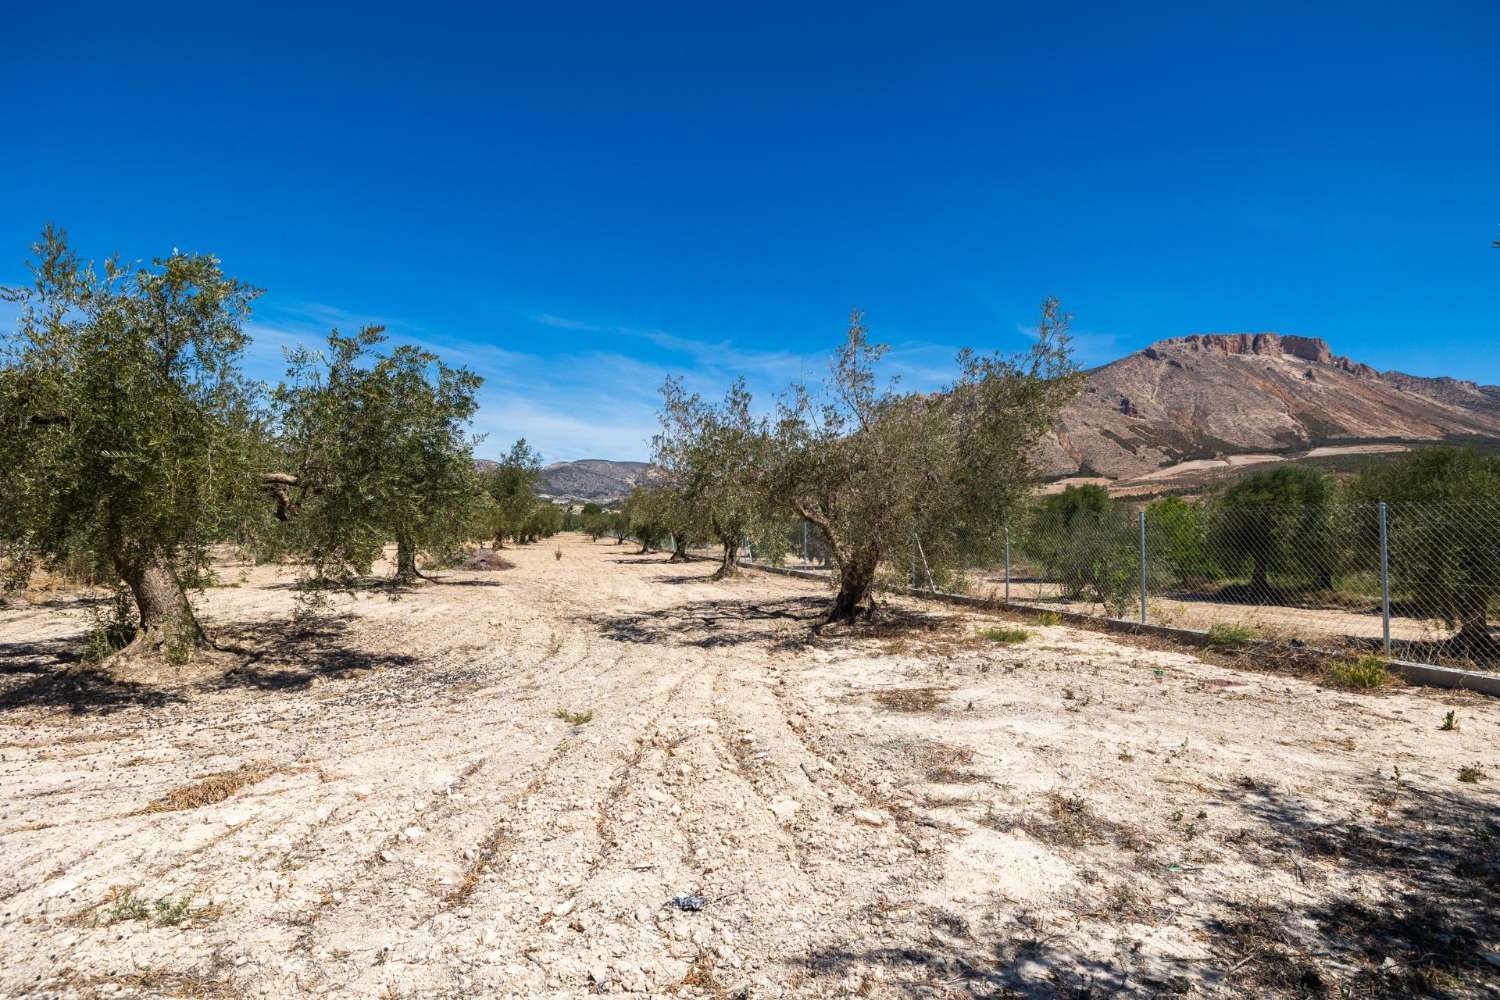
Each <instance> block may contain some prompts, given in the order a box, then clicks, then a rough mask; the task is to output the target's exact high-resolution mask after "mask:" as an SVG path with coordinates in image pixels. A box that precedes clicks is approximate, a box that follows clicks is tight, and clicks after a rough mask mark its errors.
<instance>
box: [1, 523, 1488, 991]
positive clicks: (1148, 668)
mask: <svg viewBox="0 0 1500 1000" xmlns="http://www.w3.org/2000/svg"><path fill="white" fill-rule="evenodd" d="M558 551H560V552H561V558H557V557H556V555H555V552H558ZM509 555H510V557H511V558H512V559H513V560H514V561H515V562H516V564H517V565H516V568H515V569H513V570H509V571H504V572H494V573H481V572H442V573H439V574H437V575H438V576H439V577H440V578H441V582H440V583H436V584H431V585H426V586H423V587H421V588H418V589H416V590H414V591H412V592H409V593H407V594H405V595H403V596H401V597H400V599H399V600H393V599H391V598H390V597H389V596H387V595H385V594H383V593H380V592H378V591H371V592H369V593H364V594H361V595H359V596H356V597H349V598H341V599H339V600H338V601H336V603H335V607H334V609H333V612H334V614H333V616H332V617H330V618H328V619H326V620H323V621H321V622H314V623H308V622H303V623H300V624H298V623H293V621H292V620H291V612H292V606H293V600H292V593H291V592H290V591H289V590H288V589H287V586H286V584H287V580H288V577H287V576H286V575H285V574H284V573H278V572H276V571H273V570H269V569H254V570H247V571H244V573H243V576H244V579H243V581H240V582H238V585H236V586H228V587H219V588H215V589H212V590H210V591H208V592H207V593H206V594H204V595H203V597H202V599H201V601H200V604H201V606H202V608H203V617H204V618H205V620H206V622H207V624H208V625H209V627H210V629H211V630H212V631H213V633H214V634H215V635H216V636H217V637H218V638H219V640H220V641H221V642H222V643H224V644H226V645H228V644H233V645H236V646H237V647H239V648H241V649H243V650H250V651H254V655H250V656H248V657H247V655H246V654H243V653H242V654H239V655H237V656H236V655H227V656H226V657H225V658H223V659H222V660H221V661H218V662H216V664H215V665H214V669H213V670H212V671H210V670H208V669H206V668H205V667H201V666H200V667H197V668H193V669H192V670H191V672H190V673H188V674H185V675H184V676H182V677H178V678H172V677H163V678H161V679H159V680H158V681H156V682H152V683H139V684H134V685H132V684H126V683H121V682H112V681H110V680H108V679H105V678H100V677H95V676H85V677H83V678H79V679H75V680H68V679H67V678H65V677H64V676H63V674H62V671H63V669H64V667H65V666H66V664H67V661H68V660H69V658H70V657H71V656H72V654H73V652H74V651H76V650H77V648H78V646H79V644H80V642H81V630H82V627H83V622H84V612H85V609H84V607H83V606H82V605H80V604H78V603H77V602H76V601H70V600H68V599H66V598H63V597H58V598H54V599H53V600H52V601H51V602H49V603H45V604H43V605H40V606H31V607H21V608H13V609H9V610H0V685H3V689H0V788H3V793H0V859H3V862H4V863H3V864H0V994H3V995H5V996H127V995H144V996H275V997H293V996H340V997H343V996H350V997H387V998H390V997H419V996H420V997H438V996H451V997H469V996H557V997H574V996H582V995H588V994H592V993H624V992H631V993H638V994H649V995H655V996H672V995H675V996H756V997H775V996H796V997H833V996H848V995H861V996H873V997H942V996H955V997H957V996H992V997H1005V996H1028V997H1051V996H1070V997H1084V996H1106V995H1108V996H1163V995H1210V996H1303V995H1325V994H1326V995H1339V991H1340V990H1346V991H1347V993H1346V994H1345V995H1353V996H1376V995H1379V996H1393V997H1394V996H1409V995H1416V994H1420V993H1423V992H1429V993H1431V994H1432V995H1449V996H1468V995H1473V996H1493V995H1495V992H1494V991H1495V990H1497V989H1500V929H1497V924H1496V919H1497V908H1496V903H1497V900H1500V846H1497V845H1500V825H1497V806H1500V796H1497V794H1496V790H1495V789H1496V783H1497V782H1500V753H1497V750H1496V747H1497V746H1500V742H1497V736H1500V706H1497V705H1496V704H1495V703H1494V702H1491V701H1487V700H1484V699H1482V698H1479V697H1477V696H1472V695H1469V696H1463V695H1453V694H1449V693H1439V692H1433V691H1427V690H1418V689H1402V690H1397V691H1391V692H1382V693H1376V694H1350V693H1343V692H1338V691H1334V690H1330V689H1327V688H1324V687H1321V686H1318V685H1317V684H1315V683H1313V682H1311V681H1309V680H1304V679H1298V678H1295V677H1288V676H1283V675H1278V674H1273V673H1267V672H1258V671H1251V670H1242V669H1236V668H1234V667H1232V666H1225V665H1217V664H1213V663H1208V662H1203V661H1201V660H1199V659H1197V658H1195V657H1194V656H1193V655H1190V654H1189V653H1187V652H1184V651H1180V650H1172V649H1150V648H1143V647H1140V646H1136V645H1126V644H1122V642H1121V641H1120V640H1116V639H1112V638H1108V637H1105V636H1102V635H1097V634H1093V633H1089V632H1083V631H1078V630H1074V629H1070V628H1064V627H1038V626H1035V625H1031V626H1027V627H1028V629H1029V631H1030V636H1029V638H1026V639H1025V640H1024V641H1021V642H1017V643H1014V644H1005V643H1002V642H998V641H995V640H994V639H991V638H986V637H983V636H980V635H978V634H977V631H976V630H978V629H981V628H989V627H992V626H997V625H998V626H1004V625H1007V624H1013V623H1009V622H1003V621H998V620H995V619H988V618H985V617H983V616H978V615H974V614H967V613H962V614H961V613H959V612H957V611H955V610H954V609H950V608H943V607H935V606H934V607H923V606H920V605H917V604H909V605H900V606H893V607H892V609H891V615H892V620H891V621H889V622H888V623H887V624H885V625H882V626H879V627H868V626H867V627H864V628H862V629H860V630H859V631H857V632H854V633H850V632H848V631H838V630H824V631H822V632H821V633H815V632H814V631H813V626H814V625H815V623H816V622H817V620H818V617H819V611H820V609H821V607H822V605H823V603H824V602H825V600H826V598H827V593H826V591H824V590H823V589H822V588H821V586H820V585H819V584H817V583H813V582H807V581H799V580H792V579H788V578H784V577H777V576H770V575H766V574H758V573H753V572H751V573H747V575H745V576H744V577H743V578H742V579H739V580H735V581H729V582H725V583H710V582H708V581H707V580H706V577H707V574H708V573H709V571H710V569H711V567H710V566H708V565H705V564H690V565H687V566H672V565H667V564H665V563H664V562H663V561H662V558H661V557H660V556H635V555H632V554H631V550H630V549H629V548H628V547H626V546H616V545H613V544H609V543H607V542H601V543H596V544H591V543H588V542H587V541H585V540H582V539H575V538H565V539H563V540H562V541H561V542H560V543H557V544H555V545H554V544H553V543H550V542H549V543H545V544H543V545H538V546H533V547H530V548H527V549H522V550H519V551H516V552H513V553H510V554H509ZM239 576H240V571H239V570H237V569H233V568H231V569H229V570H226V573H225V578H226V580H229V581H232V582H233V581H238V579H239ZM224 664H232V665H234V666H235V667H236V669H234V670H232V671H230V672H228V673H223V672H222V667H223V665H224ZM1450 709H1451V710H1453V711H1454V713H1455V721H1456V725H1457V728H1456V729H1455V730H1440V724H1441V723H1442V721H1443V717H1444V714H1445V713H1446V712H1447V711H1449V710H1450ZM563 714H566V715H567V718H566V719H565V718H561V717H560V715H563ZM1471 767H1472V768H1477V769H1478V770H1477V771H1469V770H1464V769H1467V768H1471ZM1461 773H1462V775H1463V776H1464V777H1465V778H1466V779H1475V780H1460V775H1461ZM226 774H227V777H223V775H226ZM214 775H220V776H221V777H212V776H214ZM215 789H217V790H218V791H217V792H216V791H215ZM221 794H227V797H224V798H222V799H221V800H218V801H215V799H216V798H218V797H219V795H221ZM684 897H688V898H684ZM674 900H676V902H675V903H674Z"/></svg>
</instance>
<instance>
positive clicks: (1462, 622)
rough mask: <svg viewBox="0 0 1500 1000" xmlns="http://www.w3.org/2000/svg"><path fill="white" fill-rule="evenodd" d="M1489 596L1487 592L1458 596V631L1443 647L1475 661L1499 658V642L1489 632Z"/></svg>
mask: <svg viewBox="0 0 1500 1000" xmlns="http://www.w3.org/2000/svg"><path fill="white" fill-rule="evenodd" d="M1489 596H1490V595H1489V594H1488V593H1487V592H1479V593H1468V594H1463V595H1461V596H1460V599H1459V608H1458V615H1457V618H1458V631H1457V632H1455V633H1454V634H1453V635H1452V636H1451V637H1450V638H1449V639H1448V641H1447V642H1446V643H1444V645H1446V646H1448V647H1450V648H1451V649H1453V650H1454V651H1455V652H1459V653H1462V654H1464V655H1467V656H1471V657H1474V658H1475V659H1480V660H1491V659H1495V658H1496V657H1500V641H1497V640H1496V639H1495V636H1494V635H1493V634H1492V633H1491V632H1490V624H1489Z"/></svg>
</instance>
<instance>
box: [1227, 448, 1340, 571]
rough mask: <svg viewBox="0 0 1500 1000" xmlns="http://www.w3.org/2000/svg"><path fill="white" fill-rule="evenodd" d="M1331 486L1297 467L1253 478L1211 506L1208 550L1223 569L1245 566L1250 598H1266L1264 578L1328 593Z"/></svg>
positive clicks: (1332, 553) (1332, 555) (1332, 558)
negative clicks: (1273, 575)
mask: <svg viewBox="0 0 1500 1000" xmlns="http://www.w3.org/2000/svg"><path fill="white" fill-rule="evenodd" d="M1335 485H1336V484H1335V483H1334V481H1333V480H1332V479H1331V478H1330V477H1328V476H1326V475H1324V474H1323V473H1321V472H1319V471H1318V470H1316V469H1311V468H1308V467H1306V466H1301V465H1283V466H1279V467H1277V468H1275V469H1268V470H1265V471H1262V472H1254V473H1251V474H1250V475H1247V476H1245V477H1243V478H1241V479H1239V480H1238V481H1236V482H1235V483H1233V484H1232V485H1230V486H1229V487H1228V488H1226V489H1225V490H1223V491H1222V492H1221V493H1220V494H1219V495H1218V496H1217V497H1215V498H1214V500H1213V501H1212V511H1213V513H1212V516H1211V520H1210V529H1209V544H1210V546H1211V547H1212V548H1213V550H1214V551H1215V553H1216V554H1217V555H1218V556H1220V557H1221V558H1223V559H1224V560H1226V564H1227V566H1231V567H1234V566H1241V567H1242V566H1244V565H1245V564H1247V563H1248V564H1249V565H1250V587H1251V589H1252V594H1251V596H1252V597H1260V598H1264V597H1266V596H1268V595H1269V594H1270V587H1271V583H1270V573H1271V572H1272V571H1273V570H1275V571H1276V572H1277V574H1278V576H1279V577H1280V579H1282V580H1300V581H1301V582H1302V583H1303V584H1311V585H1312V586H1315V587H1320V588H1322V589H1325V590H1326V589H1328V588H1330V587H1332V585H1333V571H1334V568H1335V564H1336V562H1337V559H1336V556H1337V547H1336V545H1335V538H1334V534H1333V531H1332V511H1333V505H1334V502H1335V499H1336V497H1335V488H1334V487H1335Z"/></svg>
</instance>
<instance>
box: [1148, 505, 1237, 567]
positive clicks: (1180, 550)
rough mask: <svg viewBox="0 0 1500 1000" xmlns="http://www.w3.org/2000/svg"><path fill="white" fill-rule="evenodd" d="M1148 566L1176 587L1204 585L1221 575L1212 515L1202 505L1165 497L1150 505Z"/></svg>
mask: <svg viewBox="0 0 1500 1000" xmlns="http://www.w3.org/2000/svg"><path fill="white" fill-rule="evenodd" d="M1146 544H1147V565H1148V566H1149V567H1150V571H1151V573H1152V575H1153V576H1157V575H1160V574H1162V573H1165V574H1167V575H1168V576H1169V577H1170V579H1171V582H1172V584H1173V585H1174V586H1178V587H1194V588H1196V587H1201V586H1204V585H1205V584H1207V583H1209V582H1211V581H1213V580H1215V579H1217V578H1218V576H1219V573H1220V571H1219V568H1218V566H1217V565H1215V563H1214V560H1213V558H1212V555H1211V554H1210V553H1211V549H1210V548H1209V545H1208V518H1207V517H1206V516H1205V513H1204V509H1203V508H1202V507H1201V506H1200V505H1198V504H1192V503H1188V502H1187V501H1186V500H1183V499H1182V498H1181V497H1163V498H1162V499H1160V500H1157V501H1155V502H1153V503H1152V504H1150V505H1149V506H1148V507H1147V508H1146Z"/></svg>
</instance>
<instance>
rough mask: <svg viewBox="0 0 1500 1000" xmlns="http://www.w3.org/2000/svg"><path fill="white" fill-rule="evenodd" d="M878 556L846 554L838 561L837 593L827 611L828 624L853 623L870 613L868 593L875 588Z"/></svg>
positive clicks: (869, 552)
mask: <svg viewBox="0 0 1500 1000" xmlns="http://www.w3.org/2000/svg"><path fill="white" fill-rule="evenodd" d="M879 565H880V554H879V553H878V552H875V551H865V552H859V553H848V554H845V555H844V556H843V557H841V558H839V560H838V568H839V592H838V594H837V595H835V596H834V599H833V607H832V608H830V609H829V611H828V624H830V625H831V624H833V623H835V622H853V621H857V620H859V619H860V618H861V617H869V616H870V615H872V614H873V613H874V610H875V608H874V603H873V601H872V600H871V598H870V591H871V590H873V589H874V587H875V569H876V567H877V566H879Z"/></svg>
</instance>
